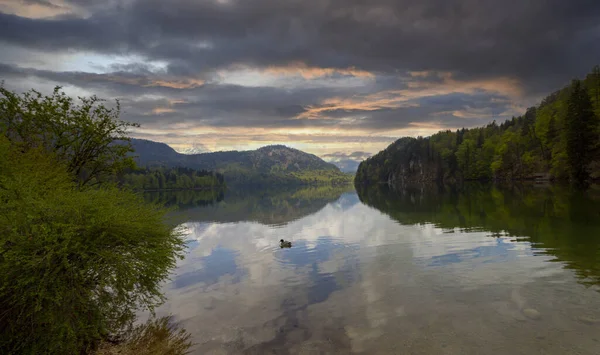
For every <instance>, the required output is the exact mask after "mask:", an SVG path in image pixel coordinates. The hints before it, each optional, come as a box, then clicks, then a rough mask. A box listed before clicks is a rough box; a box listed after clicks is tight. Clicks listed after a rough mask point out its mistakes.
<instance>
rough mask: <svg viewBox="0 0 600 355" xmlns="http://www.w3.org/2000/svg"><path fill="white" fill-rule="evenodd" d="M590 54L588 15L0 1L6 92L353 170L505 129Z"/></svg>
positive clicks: (467, 6)
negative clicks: (442, 140)
mask: <svg viewBox="0 0 600 355" xmlns="http://www.w3.org/2000/svg"><path fill="white" fill-rule="evenodd" d="M598 43H600V1H598V0H571V1H564V0H529V1H523V0H505V1H497V0H369V1H364V0H363V1H358V0H169V1H165V0H105V1H95V0H0V46H1V49H0V80H4V85H5V86H7V87H8V88H10V89H13V90H17V91H23V90H26V89H28V88H37V89H40V90H43V91H44V90H49V89H50V88H52V87H53V86H55V85H61V86H63V87H64V89H65V91H66V92H67V93H69V94H72V95H91V94H97V95H98V96H100V97H103V98H106V99H117V98H118V99H120V100H121V102H122V104H123V108H124V114H123V118H124V119H126V120H131V121H136V122H139V123H141V124H142V127H141V129H139V130H138V131H136V132H134V134H135V136H137V137H140V138H146V139H151V140H156V141H162V142H165V143H168V144H170V145H171V146H173V147H174V148H176V149H178V150H185V149H190V148H195V149H197V150H209V151H215V150H226V149H227V150H228V149H238V150H241V149H253V148H257V147H259V146H262V145H266V144H275V143H277V144H281V143H283V144H287V145H289V146H293V147H295V148H299V149H302V150H305V151H308V152H311V153H315V154H318V155H320V156H323V157H326V158H327V159H329V160H340V161H347V160H353V159H354V160H356V159H362V158H363V157H364V156H368V155H369V154H372V153H374V152H377V151H379V150H380V149H382V148H385V147H386V146H387V145H388V144H389V143H391V142H392V141H393V140H395V139H396V138H398V137H401V136H407V135H408V136H416V135H428V134H431V133H434V132H436V131H438V130H440V129H447V128H450V129H456V128H459V127H463V126H465V127H470V126H477V125H481V124H485V123H487V122H490V121H492V120H494V119H496V120H503V119H506V118H510V116H512V115H518V114H520V113H522V112H523V111H524V109H525V108H526V107H527V106H528V105H532V104H535V102H536V101H537V100H539V99H540V98H541V97H543V96H544V95H545V94H547V93H549V92H551V91H553V90H555V89H558V88H560V87H561V86H562V85H564V84H566V83H568V81H569V80H570V79H572V78H573V77H576V76H582V75H584V74H585V73H586V72H587V71H589V69H590V68H591V67H592V66H593V65H594V64H597V63H598V62H600V46H599V45H598Z"/></svg>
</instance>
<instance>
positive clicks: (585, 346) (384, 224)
mask: <svg viewBox="0 0 600 355" xmlns="http://www.w3.org/2000/svg"><path fill="white" fill-rule="evenodd" d="M230 196H231V200H228V198H229V196H227V195H225V197H224V199H223V200H222V201H220V202H218V203H215V204H212V205H205V206H195V207H191V208H187V209H184V210H183V212H185V213H187V212H188V211H189V210H190V209H192V210H194V211H193V213H192V214H186V216H188V218H189V219H188V220H187V221H186V222H185V226H186V227H187V228H188V230H189V232H190V233H189V245H190V248H189V251H188V255H187V257H186V259H185V260H183V261H181V262H180V264H179V265H178V269H177V270H176V273H175V275H174V276H173V278H172V281H171V282H170V283H167V284H166V285H165V287H164V289H165V292H166V295H167V297H168V299H169V300H168V302H167V303H166V304H165V305H164V306H163V307H162V308H161V309H160V310H159V313H165V314H166V313H172V314H174V315H175V317H176V318H177V319H178V320H180V321H181V322H182V323H183V326H185V327H186V328H187V329H188V330H189V331H190V332H192V334H193V335H194V340H195V341H196V342H197V343H198V346H197V347H196V348H195V351H196V353H198V354H238V353H249V354H266V353H277V354H280V353H281V354H287V353H306V354H312V353H341V354H348V353H361V352H362V353H369V354H395V353H409V354H411V353H414V354H440V353H458V354H482V353H490V354H504V353H510V354H514V353H515V354H518V353H522V354H531V353H547V354H564V353H569V352H571V353H581V354H597V353H598V349H600V336H599V334H600V294H599V293H598V292H597V287H596V286H590V284H593V283H594V280H595V281H597V280H598V279H599V278H598V275H600V273H598V272H597V271H598V266H597V265H598V260H599V259H600V254H599V250H600V249H599V244H598V243H599V241H598V240H596V238H594V236H598V231H599V229H598V222H597V218H594V216H596V215H597V213H598V212H599V211H600V209H598V205H597V202H596V201H597V200H594V199H593V198H591V197H590V196H589V195H588V196H587V197H586V196H577V195H573V194H571V193H569V192H568V191H565V190H560V189H558V188H553V189H550V190H548V189H528V188H518V189H508V190H506V189H499V188H492V187H485V186H468V187H466V188H461V189H446V190H431V189H428V188H419V189H407V190H402V191H390V190H385V189H379V188H378V189H370V190H363V191H359V193H358V195H357V194H356V193H354V192H344V191H332V190H329V194H325V193H324V191H315V190H312V191H310V190H309V191H302V190H295V191H288V192H285V191H279V192H275V193H273V192H271V193H266V192H258V191H255V192H252V193H249V194H244V193H238V194H233V195H230ZM359 196H360V200H359ZM361 201H362V203H361ZM574 203H575V204H577V206H574V205H573V204H574ZM218 209H222V211H220V212H216V210H218ZM226 211H231V213H232V215H231V216H228V215H227V213H226ZM574 211H576V212H575V213H574ZM581 233H587V234H586V236H583V235H581ZM281 239H284V240H286V241H291V242H292V244H293V246H292V248H283V249H282V248H280V240H281ZM581 243H583V244H584V245H579V244H581ZM551 261H554V262H551ZM571 270H573V271H575V273H573V272H572V271H571ZM584 280H585V282H587V283H588V284H586V285H584V284H583V282H584Z"/></svg>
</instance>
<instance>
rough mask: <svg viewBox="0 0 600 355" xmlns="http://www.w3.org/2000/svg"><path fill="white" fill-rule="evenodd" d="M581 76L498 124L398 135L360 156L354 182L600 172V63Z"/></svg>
mask: <svg viewBox="0 0 600 355" xmlns="http://www.w3.org/2000/svg"><path fill="white" fill-rule="evenodd" d="M578 83H579V82H578V81H575V82H574V83H573V84H572V85H571V86H569V87H566V88H564V89H562V90H559V91H557V92H555V93H553V94H551V95H549V96H548V97H546V98H545V99H544V100H543V101H542V102H541V104H540V105H539V106H537V107H531V108H529V109H528V110H527V111H526V112H525V114H524V115H522V116H519V117H513V118H512V119H510V120H507V121H506V122H504V123H502V124H500V125H497V124H496V122H493V123H491V124H488V125H487V126H485V127H479V128H472V129H464V128H463V129H460V130H456V131H454V132H453V131H449V130H448V131H441V132H438V133H436V134H434V135H432V136H431V137H427V138H422V137H418V138H401V139H399V140H397V141H396V142H394V143H392V144H391V145H390V146H389V147H387V148H386V149H385V150H383V151H381V152H379V153H378V154H376V155H374V156H373V157H371V158H369V159H367V160H365V161H364V162H362V163H361V164H360V165H359V167H358V171H357V173H356V178H355V184H357V185H358V184H360V185H366V184H372V183H380V182H388V183H391V184H398V183H400V184H405V183H410V182H418V181H438V182H441V181H445V182H451V181H456V180H492V179H493V180H523V179H533V178H534V177H535V176H536V175H539V174H550V176H551V177H553V178H554V179H568V178H569V177H571V179H572V181H578V180H586V179H588V177H589V176H590V175H591V176H592V177H595V178H598V177H600V156H599V152H598V146H599V142H600V67H595V68H594V70H593V72H592V73H591V74H589V75H588V76H587V77H586V79H585V81H584V82H583V83H581V84H578ZM575 86H577V87H578V88H576V87H575ZM574 95H575V96H574ZM586 97H587V99H586ZM590 97H591V98H592V99H591V102H590V100H589V98H590ZM569 152H570V153H569Z"/></svg>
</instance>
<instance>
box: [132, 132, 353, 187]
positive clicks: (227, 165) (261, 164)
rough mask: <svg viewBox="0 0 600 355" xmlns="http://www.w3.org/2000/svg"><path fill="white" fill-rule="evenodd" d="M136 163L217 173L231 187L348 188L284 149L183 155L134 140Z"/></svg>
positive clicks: (344, 178)
mask: <svg viewBox="0 0 600 355" xmlns="http://www.w3.org/2000/svg"><path fill="white" fill-rule="evenodd" d="M131 143H132V146H133V148H134V149H135V155H136V157H135V159H136V162H137V164H138V165H140V166H142V167H185V168H191V169H196V170H206V171H215V172H218V173H220V174H223V175H224V176H225V181H226V183H227V184H228V185H253V186H272V185H308V184H313V185H314V184H334V185H335V184H347V183H348V182H350V181H351V177H350V176H349V175H348V174H344V173H342V172H341V171H340V170H339V168H338V167H336V166H335V165H334V164H331V163H327V162H325V161H324V160H322V159H321V158H319V157H317V156H316V155H313V154H308V153H305V152H303V151H300V150H297V149H293V148H289V147H286V146H283V145H270V146H266V147H262V148H259V149H256V150H248V151H224V152H212V153H200V154H180V153H177V152H176V151H175V150H174V149H173V148H171V147H169V146H168V145H166V144H164V143H159V142H153V141H148V140H142V139H132V140H131Z"/></svg>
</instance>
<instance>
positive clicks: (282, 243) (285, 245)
mask: <svg viewBox="0 0 600 355" xmlns="http://www.w3.org/2000/svg"><path fill="white" fill-rule="evenodd" d="M279 246H280V247H281V248H291V247H292V242H288V241H287V240H283V239H281V240H280V241H279Z"/></svg>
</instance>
